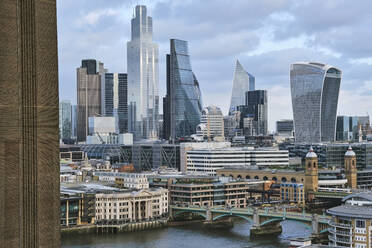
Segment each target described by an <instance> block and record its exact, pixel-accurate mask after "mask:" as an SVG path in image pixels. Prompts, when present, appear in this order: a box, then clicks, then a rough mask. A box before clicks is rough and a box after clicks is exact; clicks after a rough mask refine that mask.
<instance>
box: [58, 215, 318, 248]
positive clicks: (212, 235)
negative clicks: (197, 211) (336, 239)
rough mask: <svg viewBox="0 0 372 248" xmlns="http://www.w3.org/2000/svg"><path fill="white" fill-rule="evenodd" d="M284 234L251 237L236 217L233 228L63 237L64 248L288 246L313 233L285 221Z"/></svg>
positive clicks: (197, 227)
mask: <svg viewBox="0 0 372 248" xmlns="http://www.w3.org/2000/svg"><path fill="white" fill-rule="evenodd" d="M282 228H283V231H282V234H281V235H272V236H265V237H262V238H257V239H254V240H251V239H250V237H249V229H250V224H249V223H247V222H245V221H244V220H240V219H236V220H234V227H219V228H211V227H206V226H203V224H190V225H186V226H180V227H165V228H159V229H153V230H146V231H139V232H127V233H117V234H105V235H102V234H101V235H92V234H90V235H88V234H85V235H73V236H68V237H63V238H62V247H63V248H88V247H93V248H103V247H105V248H118V247H129V248H151V247H154V248H158V247H159V248H173V247H177V248H197V247H202V248H209V247H211V248H219V247H221V248H230V247H232V248H235V247H239V248H240V247H242V248H248V247H249V248H250V247H251V248H253V247H267V248H274V247H279V248H281V247H283V248H284V247H288V245H289V240H288V239H290V238H294V237H308V236H309V235H310V233H311V230H310V229H309V228H306V226H305V225H304V224H301V223H298V222H294V221H284V222H282Z"/></svg>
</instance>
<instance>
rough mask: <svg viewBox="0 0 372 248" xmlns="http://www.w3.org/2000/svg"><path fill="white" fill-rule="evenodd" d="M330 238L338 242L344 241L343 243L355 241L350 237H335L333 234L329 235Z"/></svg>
mask: <svg viewBox="0 0 372 248" xmlns="http://www.w3.org/2000/svg"><path fill="white" fill-rule="evenodd" d="M328 239H329V240H331V241H333V242H336V243H343V244H352V243H353V242H352V241H351V239H350V238H348V239H347V238H338V237H336V238H335V237H334V236H333V235H328Z"/></svg>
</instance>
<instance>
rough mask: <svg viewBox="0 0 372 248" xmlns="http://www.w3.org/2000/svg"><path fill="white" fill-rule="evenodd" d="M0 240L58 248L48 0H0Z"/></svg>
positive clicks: (53, 56)
mask: <svg viewBox="0 0 372 248" xmlns="http://www.w3.org/2000/svg"><path fill="white" fill-rule="evenodd" d="M0 33H1V34H0V57H1V62H0V171H1V172H0V244H1V247H18V248H21V247H22V248H28V247H60V236H61V234H60V211H59V210H60V201H59V197H60V195H59V190H60V189H59V165H58V164H59V156H58V147H59V145H58V104H59V100H58V50H57V17H56V1H55V0H43V1H42V0H1V1H0Z"/></svg>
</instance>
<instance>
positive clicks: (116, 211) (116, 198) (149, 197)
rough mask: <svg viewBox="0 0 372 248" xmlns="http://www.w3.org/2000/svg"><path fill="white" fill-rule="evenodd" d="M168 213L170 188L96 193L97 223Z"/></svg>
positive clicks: (148, 218) (115, 222) (122, 221)
mask: <svg viewBox="0 0 372 248" xmlns="http://www.w3.org/2000/svg"><path fill="white" fill-rule="evenodd" d="M167 215H168V190H167V189H163V188H151V189H144V190H140V191H134V192H130V191H128V192H115V193H99V194H96V215H95V216H96V223H97V224H123V223H126V222H135V221H145V220H152V219H158V218H163V217H166V216H167Z"/></svg>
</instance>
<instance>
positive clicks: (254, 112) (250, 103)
mask: <svg viewBox="0 0 372 248" xmlns="http://www.w3.org/2000/svg"><path fill="white" fill-rule="evenodd" d="M245 101H246V103H245V105H246V106H247V111H248V114H250V115H251V116H252V117H253V135H266V134H267V121H268V120H267V91H266V90H253V91H247V92H246V93H245Z"/></svg>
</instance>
